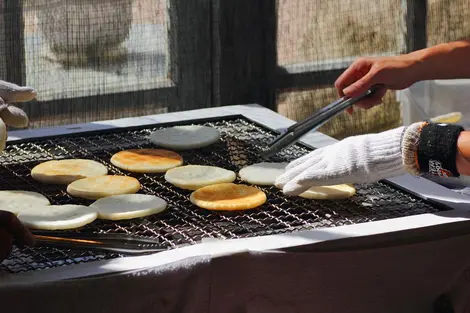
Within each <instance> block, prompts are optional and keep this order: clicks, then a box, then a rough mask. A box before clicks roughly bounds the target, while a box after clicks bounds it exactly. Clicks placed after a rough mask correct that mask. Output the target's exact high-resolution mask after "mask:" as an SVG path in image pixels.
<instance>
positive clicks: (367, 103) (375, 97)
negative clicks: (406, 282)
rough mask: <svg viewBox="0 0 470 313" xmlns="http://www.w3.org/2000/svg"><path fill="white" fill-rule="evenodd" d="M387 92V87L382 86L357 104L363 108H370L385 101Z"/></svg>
mask: <svg viewBox="0 0 470 313" xmlns="http://www.w3.org/2000/svg"><path fill="white" fill-rule="evenodd" d="M386 93H387V89H386V88H380V89H378V90H377V91H375V92H374V94H372V95H370V96H369V97H367V98H365V99H363V100H361V101H359V102H358V103H357V104H356V105H355V106H357V107H359V108H361V109H370V108H372V107H374V106H376V105H378V104H381V103H382V102H383V100H382V98H383V97H384V96H385V94H386Z"/></svg>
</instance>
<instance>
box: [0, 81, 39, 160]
mask: <svg viewBox="0 0 470 313" xmlns="http://www.w3.org/2000/svg"><path fill="white" fill-rule="evenodd" d="M35 97H36V91H35V90H34V89H33V88H31V87H21V86H18V85H15V84H13V83H9V82H6V81H3V80H0V152H1V151H3V150H4V149H5V145H6V140H7V138H8V135H7V127H6V125H8V126H12V127H16V128H24V127H27V126H28V124H29V120H28V116H27V115H26V113H25V112H24V111H23V110H21V109H19V108H17V107H15V106H12V105H10V104H11V103H17V102H27V101H30V100H32V99H34V98H35Z"/></svg>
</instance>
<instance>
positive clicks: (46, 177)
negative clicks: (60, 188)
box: [31, 159, 108, 185]
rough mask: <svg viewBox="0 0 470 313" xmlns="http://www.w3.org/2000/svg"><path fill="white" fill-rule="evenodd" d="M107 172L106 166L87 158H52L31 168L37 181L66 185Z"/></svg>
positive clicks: (32, 174)
mask: <svg viewBox="0 0 470 313" xmlns="http://www.w3.org/2000/svg"><path fill="white" fill-rule="evenodd" d="M106 174H108V169H107V168H106V166H104V165H103V164H101V163H99V162H96V161H93V160H87V159H66V160H52V161H47V162H44V163H41V164H38V165H36V166H35V167H34V168H33V169H32V170H31V176H32V177H33V179H35V180H37V181H40V182H42V183H46V184H64V185H67V184H70V183H71V182H73V181H76V180H78V179H82V178H87V177H95V176H103V175H106Z"/></svg>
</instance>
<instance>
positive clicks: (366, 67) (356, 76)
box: [335, 58, 372, 97]
mask: <svg viewBox="0 0 470 313" xmlns="http://www.w3.org/2000/svg"><path fill="white" fill-rule="evenodd" d="M371 67H372V62H371V61H370V60H369V59H366V58H360V59H358V60H357V61H355V62H354V63H353V64H351V66H349V67H348V68H347V69H346V70H345V71H344V72H343V74H341V75H340V76H339V77H338V79H337V80H336V82H335V87H336V90H337V91H338V94H339V95H340V97H343V96H345V93H344V89H346V88H347V87H348V86H350V85H351V84H353V83H355V82H356V81H358V80H360V79H361V78H363V77H364V76H365V75H367V73H369V71H370V69H371ZM348 96H349V95H348Z"/></svg>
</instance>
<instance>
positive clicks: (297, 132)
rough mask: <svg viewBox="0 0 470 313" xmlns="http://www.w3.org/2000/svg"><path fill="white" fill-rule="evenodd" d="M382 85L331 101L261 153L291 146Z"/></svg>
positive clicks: (275, 151) (295, 125)
mask: <svg viewBox="0 0 470 313" xmlns="http://www.w3.org/2000/svg"><path fill="white" fill-rule="evenodd" d="M382 87H383V86H382V85H376V86H373V87H372V88H370V89H369V90H368V91H366V92H365V93H363V94H362V95H360V96H358V97H354V98H348V97H342V98H341V99H339V100H336V101H335V102H333V103H330V104H329V105H327V106H326V107H324V108H322V109H320V110H319V111H317V112H315V114H313V115H312V116H310V117H307V118H306V119H304V120H302V121H300V122H298V123H296V124H294V125H292V126H290V127H289V128H288V129H287V132H285V133H284V134H282V135H280V136H279V137H277V138H276V139H275V140H274V141H273V142H271V144H270V145H269V148H268V149H267V150H265V151H264V152H262V153H261V156H262V157H263V158H265V159H267V158H269V157H271V156H272V155H274V154H276V153H278V152H279V151H281V150H282V149H285V148H287V147H289V146H290V145H292V144H294V143H295V142H297V141H298V140H299V139H300V137H302V136H303V135H305V134H306V133H308V132H310V131H312V130H317V129H318V128H320V127H321V126H323V125H324V124H325V123H326V122H328V121H329V120H330V119H331V118H333V117H335V116H336V115H338V114H339V113H341V112H343V111H344V110H346V109H347V108H349V107H351V106H352V105H354V104H355V103H357V102H359V101H360V100H362V99H364V98H366V97H369V96H370V95H372V94H373V93H374V92H375V91H377V90H378V89H380V88H382Z"/></svg>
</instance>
